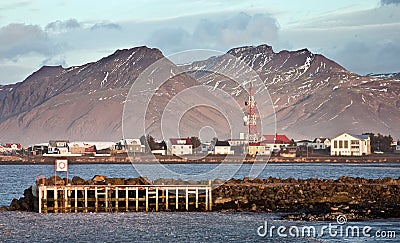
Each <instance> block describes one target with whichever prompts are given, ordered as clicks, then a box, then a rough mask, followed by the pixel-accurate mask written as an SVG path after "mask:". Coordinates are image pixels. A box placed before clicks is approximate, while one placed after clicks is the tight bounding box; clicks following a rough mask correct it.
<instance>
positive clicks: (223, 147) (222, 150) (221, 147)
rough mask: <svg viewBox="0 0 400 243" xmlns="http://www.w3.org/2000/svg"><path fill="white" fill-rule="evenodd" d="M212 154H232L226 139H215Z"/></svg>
mask: <svg viewBox="0 0 400 243" xmlns="http://www.w3.org/2000/svg"><path fill="white" fill-rule="evenodd" d="M214 154H233V151H231V145H230V144H229V142H228V141H217V142H216V143H215V146H214Z"/></svg>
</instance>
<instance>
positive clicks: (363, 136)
mask: <svg viewBox="0 0 400 243" xmlns="http://www.w3.org/2000/svg"><path fill="white" fill-rule="evenodd" d="M349 135H351V136H353V137H355V138H357V139H360V140H364V139H368V138H369V135H358V134H352V133H349Z"/></svg>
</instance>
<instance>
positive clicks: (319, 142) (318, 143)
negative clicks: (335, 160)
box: [313, 138, 331, 150]
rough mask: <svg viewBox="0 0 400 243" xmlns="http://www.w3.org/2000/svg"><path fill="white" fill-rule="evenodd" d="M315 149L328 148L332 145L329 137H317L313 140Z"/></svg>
mask: <svg viewBox="0 0 400 243" xmlns="http://www.w3.org/2000/svg"><path fill="white" fill-rule="evenodd" d="M313 146H314V150H318V149H327V148H329V147H330V146H331V140H329V138H316V139H314V141H313Z"/></svg>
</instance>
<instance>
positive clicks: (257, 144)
mask: <svg viewBox="0 0 400 243" xmlns="http://www.w3.org/2000/svg"><path fill="white" fill-rule="evenodd" d="M249 146H260V142H253V143H249Z"/></svg>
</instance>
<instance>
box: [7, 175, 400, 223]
mask: <svg viewBox="0 0 400 243" xmlns="http://www.w3.org/2000/svg"><path fill="white" fill-rule="evenodd" d="M67 183H68V184H71V185H151V184H153V185H196V184H202V185H207V184H209V181H183V180H179V179H178V180H176V179H156V180H154V181H150V180H149V179H147V178H144V177H139V178H108V177H106V176H99V175H97V176H94V177H93V178H92V179H90V180H85V179H82V178H80V177H73V178H72V180H69V181H67V180H66V178H60V177H51V178H48V179H45V180H39V181H37V183H36V185H38V184H45V185H66V184H67ZM36 185H34V186H32V187H30V188H28V189H26V190H25V191H24V196H23V197H21V198H20V199H14V200H13V201H12V202H11V205H10V206H9V208H8V209H9V210H20V211H38V210H37V207H38V200H37V197H36V196H35V187H36ZM212 185H213V190H212V197H213V211H221V212H273V213H282V215H283V216H282V218H283V219H293V220H335V219H336V217H337V216H338V215H341V214H344V215H346V216H347V219H349V220H363V219H373V218H400V177H399V178H398V179H392V178H384V179H365V178H352V177H340V178H339V179H337V180H333V179H317V178H311V179H305V180H303V179H293V178H288V179H280V178H272V177H270V178H266V179H259V178H256V179H252V180H251V179H249V178H244V179H231V180H228V181H222V180H219V179H216V180H214V181H213V182H212Z"/></svg>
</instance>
